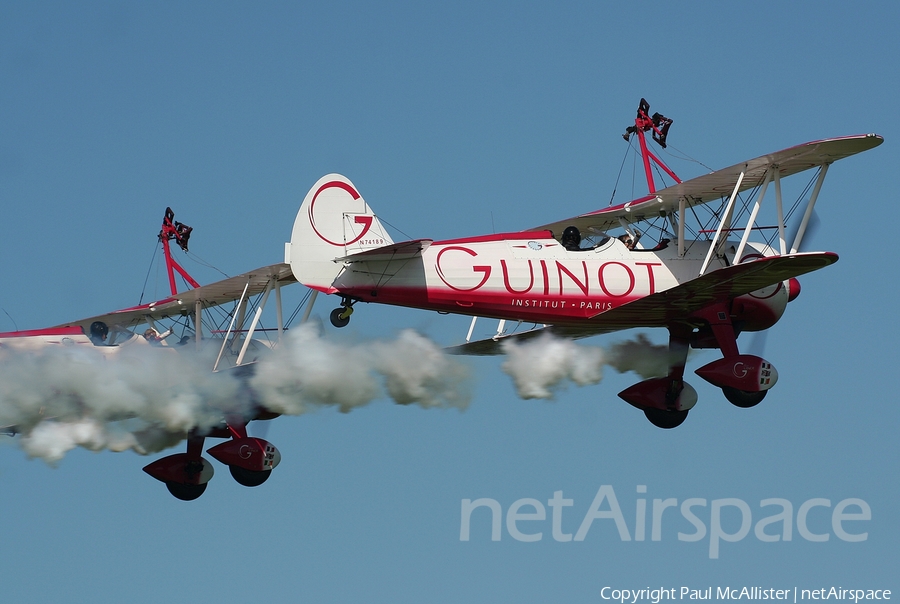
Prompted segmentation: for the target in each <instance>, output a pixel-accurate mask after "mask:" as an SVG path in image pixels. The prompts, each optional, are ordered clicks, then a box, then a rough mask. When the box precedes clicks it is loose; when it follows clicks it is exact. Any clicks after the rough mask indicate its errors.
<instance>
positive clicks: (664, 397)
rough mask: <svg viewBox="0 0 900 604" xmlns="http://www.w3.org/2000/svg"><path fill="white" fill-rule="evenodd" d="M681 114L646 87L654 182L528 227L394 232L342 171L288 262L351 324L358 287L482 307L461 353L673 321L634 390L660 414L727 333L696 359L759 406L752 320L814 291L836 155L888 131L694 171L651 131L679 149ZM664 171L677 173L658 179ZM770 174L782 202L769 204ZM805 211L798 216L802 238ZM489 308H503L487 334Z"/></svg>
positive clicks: (761, 324) (642, 120)
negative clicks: (811, 279)
mask: <svg viewBox="0 0 900 604" xmlns="http://www.w3.org/2000/svg"><path fill="white" fill-rule="evenodd" d="M672 123H673V122H672V120H671V119H669V118H667V117H665V116H663V115H661V114H659V113H654V114H652V115H651V114H650V105H649V103H647V101H646V100H644V99H641V102H640V104H639V106H638V111H637V115H636V117H635V121H634V125H633V126H629V127H628V128H627V129H626V132H625V134H624V138H625V140H626V141H628V142H629V145H631V144H632V140H633V137H636V138H637V142H638V152H639V153H640V157H641V165H642V166H643V169H644V174H645V176H646V180H647V188H648V191H649V192H648V194H647V195H646V196H644V197H641V198H638V199H635V200H633V201H629V202H627V203H624V204H620V205H615V206H610V207H608V208H605V209H601V210H596V211H592V212H589V213H587V214H581V215H579V216H574V217H572V218H568V219H566V220H561V221H557V222H552V223H549V224H544V225H540V226H536V227H533V228H530V229H526V230H524V231H517V232H510V233H501V234H491V235H483V236H475V237H465V238H461V239H452V240H446V241H433V240H431V239H415V240H412V241H406V242H401V243H395V242H394V241H393V240H392V239H391V237H390V236H389V235H388V234H387V232H386V231H385V229H384V228H383V227H382V225H381V223H380V221H379V220H378V218H377V217H376V216H375V214H374V212H372V209H371V208H370V207H369V205H368V204H367V203H366V202H365V200H364V199H363V198H362V196H361V195H360V194H359V192H358V191H357V189H356V187H355V186H354V185H353V184H352V183H351V182H350V181H349V180H348V179H347V178H345V177H344V176H341V175H339V174H329V175H327V176H325V177H323V178H322V179H320V180H319V181H318V182H317V183H316V184H315V185H313V187H312V189H310V191H309V193H308V194H307V195H306V198H305V199H304V201H303V204H302V205H301V207H300V211H299V212H298V214H297V218H296V221H295V222H294V228H293V232H292V236H291V242H290V243H289V244H287V246H286V252H285V262H287V263H289V264H290V266H291V270H292V271H293V273H294V276H295V277H296V278H297V280H298V281H300V282H301V283H303V284H305V285H307V286H308V287H310V288H312V289H314V290H316V291H319V292H322V293H325V294H333V295H337V296H339V297H340V300H341V302H340V306H339V308H336V309H335V310H334V311H333V312H332V314H331V320H332V323H333V324H334V325H335V326H336V327H343V326H344V325H346V324H347V323H348V322H349V320H350V313H351V312H352V307H353V305H354V304H356V303H357V302H374V303H381V304H392V305H398V306H407V307H413V308H421V309H426V310H433V311H437V312H440V313H445V314H446V313H455V314H463V315H470V316H471V317H472V322H471V324H470V326H469V330H468V333H467V335H466V338H465V340H466V343H465V344H462V345H460V346H457V347H455V348H453V349H451V350H452V352H454V353H458V354H473V355H486V354H501V353H502V347H501V343H502V342H503V341H504V340H513V341H524V340H529V339H532V338H535V337H536V336H538V335H540V334H542V333H551V334H554V335H556V336H557V337H564V338H583V337H588V336H592V335H597V334H603V333H610V332H614V331H618V330H624V329H631V328H645V327H646V328H649V327H662V328H665V329H667V330H668V333H669V352H670V367H669V371H668V373H667V374H666V375H664V376H660V377H657V378H653V379H648V380H644V381H642V382H640V383H638V384H635V385H634V386H631V387H630V388H627V389H626V390H624V391H623V392H621V393H620V394H619V396H620V397H622V398H623V399H624V400H625V401H627V402H628V403H630V404H631V405H633V406H635V407H637V408H638V409H641V410H642V411H643V412H644V414H645V415H646V417H647V418H648V419H649V420H650V421H651V422H652V423H653V424H654V425H656V426H659V427H662V428H673V427H675V426H678V425H680V424H681V423H682V422H683V421H684V420H685V418H686V417H687V415H688V411H689V410H690V409H691V408H692V407H693V406H694V405H695V404H696V402H697V392H696V390H695V389H694V388H693V387H691V386H690V385H689V384H688V383H687V382H686V381H685V380H684V371H685V364H686V362H687V355H688V351H689V349H690V348H717V349H719V350H720V351H721V352H722V358H721V359H719V360H717V361H714V362H712V363H709V364H707V365H705V366H704V367H701V368H699V369H697V370H696V372H695V373H696V374H697V375H698V376H700V377H701V378H703V379H704V380H706V381H708V382H709V383H711V384H713V385H715V386H717V387H718V388H721V389H722V391H723V393H724V396H725V398H726V399H728V400H729V401H730V402H731V403H733V404H734V405H736V406H738V407H752V406H754V405H756V404H757V403H759V402H760V401H761V400H762V399H763V398H764V397H765V395H766V393H767V392H768V390H769V389H770V388H771V387H772V386H774V385H775V383H776V381H777V380H778V373H777V371H776V370H775V368H774V367H773V366H772V364H771V363H769V362H768V361H766V360H765V359H763V358H761V357H759V356H756V355H751V354H743V353H741V351H740V349H739V346H738V341H737V340H738V335H739V334H740V333H742V332H745V331H746V332H754V331H763V330H766V329H768V328H770V327H772V326H773V325H774V324H775V323H776V322H777V321H778V320H779V319H780V318H781V316H782V315H783V314H784V311H785V309H786V307H787V304H788V302H790V301H792V300H794V299H795V298H796V297H797V295H798V294H799V291H800V288H799V282H798V281H797V279H796V278H797V277H799V276H800V275H803V274H805V273H808V272H812V271H815V270H818V269H820V268H824V267H826V266H828V265H830V264H832V263H834V262H836V261H837V259H838V257H837V255H836V254H834V253H832V252H801V251H800V250H801V249H802V248H801V244H802V243H803V241H804V235H805V233H806V231H807V227H808V225H809V223H810V219H811V216H812V212H813V208H814V207H815V204H816V201H817V199H818V197H819V192H820V190H821V188H822V183H823V181H824V179H825V175H826V174H827V172H828V167H829V166H830V165H831V164H832V163H833V162H835V161H837V160H839V159H842V158H845V157H848V156H850V155H854V154H857V153H860V152H862V151H865V150H868V149H871V148H873V147H876V146H878V145H879V144H881V142H882V138H881V137H880V136H877V135H875V134H865V135H857V136H846V137H840V138H832V139H825V140H820V141H814V142H811V143H806V144H803V145H798V146H796V147H791V148H788V149H784V150H782V151H777V152H775V153H769V154H767V155H763V156H761V157H758V158H755V159H752V160H749V161H746V162H742V163H739V164H736V165H734V166H731V167H729V168H724V169H722V170H717V171H715V172H711V173H709V174H706V175H703V176H699V177H697V178H693V179H690V180H687V181H682V180H681V179H680V178H679V177H678V176H677V175H676V174H675V172H674V171H672V170H671V169H670V168H669V167H668V166H666V164H665V163H664V162H663V161H662V160H661V159H660V158H659V157H658V156H657V155H656V154H654V153H653V152H652V151H651V150H650V148H649V144H648V140H647V138H646V135H647V133H649V134H650V136H651V138H652V139H653V141H654V142H655V143H656V144H658V145H659V146H660V147H661V148H662V149H665V148H666V146H667V138H668V135H669V129H670V127H671V126H672ZM632 149H633V147H632ZM807 170H812V172H811V173H812V174H813V178H812V180H811V181H810V183H809V184H808V185H807V187H806V189H804V190H803V192H802V193H801V194H800V196H799V197H798V198H797V201H796V202H794V203H793V205H792V207H791V208H790V209H789V210H788V211H787V212H786V211H785V209H784V206H783V197H782V179H783V178H785V177H787V176H791V175H794V174H797V173H800V172H804V171H807ZM654 173H656V175H657V176H658V177H659V178H660V179H662V180H668V181H671V184H668V185H666V186H663V187H659V186H657V180H656V178H655V176H654ZM770 185H772V187H770ZM770 188H774V190H775V207H774V210H772V209H771V208H768V207H766V206H764V204H763V202H764V199H765V196H766V192H767V191H768V190H769V189H770ZM810 188H811V189H812V191H811V193H809V190H810ZM804 199H806V202H805V204H803V200H804ZM792 216H793V217H794V218H795V220H793V221H792V224H796V223H798V222H799V228H798V229H797V231H796V234H795V235H794V236H793V238H792V239H791V241H788V235H787V229H786V226H785V225H786V221H787V220H788V219H789V218H790V217H792ZM797 216H800V218H799V219H797ZM638 227H639V228H638ZM751 237H753V238H755V239H757V240H756V241H753V240H751ZM479 317H489V318H494V319H497V320H499V323H498V327H497V330H496V332H495V333H492V334H490V336H489V337H487V338H486V339H481V340H477V341H473V340H472V338H473V334H474V332H475V329H476V321H477V319H478V318H479ZM510 325H512V326H513V327H512V329H510ZM529 325H530V327H529ZM523 326H524V327H523ZM537 342H540V340H537ZM548 349H549V348H548Z"/></svg>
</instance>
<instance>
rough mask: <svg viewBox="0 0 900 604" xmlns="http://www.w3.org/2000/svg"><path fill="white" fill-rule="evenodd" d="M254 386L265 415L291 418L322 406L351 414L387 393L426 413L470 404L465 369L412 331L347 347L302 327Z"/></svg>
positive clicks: (261, 367)
mask: <svg viewBox="0 0 900 604" xmlns="http://www.w3.org/2000/svg"><path fill="white" fill-rule="evenodd" d="M250 385H251V387H252V388H253V390H254V392H255V393H256V395H257V396H258V397H259V400H260V402H261V403H262V404H263V405H264V406H265V407H266V408H267V409H270V410H272V411H276V412H279V413H286V414H290V415H299V414H301V413H304V412H306V411H308V410H309V409H311V408H314V407H320V406H336V407H338V408H339V409H340V410H341V411H344V412H347V411H350V410H351V409H353V408H355V407H359V406H362V405H366V404H368V403H370V402H371V401H372V400H374V399H376V398H379V397H381V396H383V395H384V393H385V392H386V393H387V395H388V396H390V397H391V398H392V399H393V400H394V402H396V403H398V404H401V405H409V404H412V403H416V404H418V405H420V406H421V407H425V408H429V407H458V408H464V407H466V406H467V405H468V403H469V399H470V393H469V390H468V380H467V371H466V369H465V367H464V366H463V365H461V364H460V363H459V362H457V361H455V360H454V359H452V358H451V357H449V356H447V355H446V354H444V352H443V351H442V350H441V349H440V347H438V346H437V344H435V343H434V342H432V341H431V340H429V339H427V338H425V337H424V336H421V335H419V334H417V333H416V332H414V331H412V330H404V331H402V332H401V333H400V335H399V336H398V337H397V338H396V339H395V340H392V341H375V342H363V343H360V344H357V345H355V346H346V345H339V344H336V343H334V342H329V341H327V340H324V339H322V337H321V336H320V334H319V330H318V328H316V327H315V326H313V325H311V324H307V325H304V326H302V327H300V328H299V329H297V330H294V332H293V333H292V334H291V335H290V336H289V337H288V338H286V339H285V341H284V342H283V343H282V344H281V345H279V346H278V348H276V349H275V350H274V351H273V352H272V354H271V355H270V356H269V357H267V358H266V359H265V360H264V361H262V362H260V363H259V365H258V367H257V370H256V373H255V375H254V376H253V378H252V379H251V380H250Z"/></svg>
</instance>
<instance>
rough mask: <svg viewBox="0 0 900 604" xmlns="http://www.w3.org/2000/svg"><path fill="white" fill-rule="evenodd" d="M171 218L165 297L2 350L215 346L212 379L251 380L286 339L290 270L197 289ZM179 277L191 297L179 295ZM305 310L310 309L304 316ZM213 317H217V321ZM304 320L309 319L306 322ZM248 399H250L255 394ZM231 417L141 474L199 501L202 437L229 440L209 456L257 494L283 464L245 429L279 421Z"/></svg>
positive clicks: (39, 332)
mask: <svg viewBox="0 0 900 604" xmlns="http://www.w3.org/2000/svg"><path fill="white" fill-rule="evenodd" d="M174 217H175V215H174V213H173V212H172V210H171V209H170V208H166V212H165V215H164V218H163V222H162V229H161V230H160V232H159V242H160V244H161V246H162V250H163V256H164V258H165V265H166V273H167V277H168V283H169V288H170V294H171V295H170V296H167V297H165V298H163V299H161V300H158V301H155V302H151V303H149V304H140V305H138V306H134V307H131V308H126V309H123V310H118V311H114V312H111V313H107V314H103V315H98V316H94V317H89V318H86V319H82V320H78V321H73V322H71V323H65V324H63V325H57V326H54V327H49V328H45V329H35V330H27V331H13V332H6V333H0V350H7V351H13V352H16V351H18V352H22V351H31V352H34V351H41V350H47V349H53V348H58V347H76V348H79V347H84V348H88V349H90V350H92V351H95V352H96V353H98V354H100V355H102V357H101V358H103V357H110V356H114V355H118V354H121V353H122V352H123V351H124V350H125V349H127V348H131V347H149V346H154V347H157V348H159V354H178V353H179V352H186V351H188V350H191V349H200V348H203V347H207V346H215V347H217V348H218V353H217V355H216V356H215V361H214V363H213V366H212V367H211V368H210V369H211V370H212V371H213V372H218V371H233V372H236V373H238V374H239V375H240V376H241V377H242V378H245V377H247V376H248V375H249V374H251V373H252V368H253V363H254V362H255V361H256V360H257V358H258V356H259V355H260V354H261V353H264V351H265V350H267V349H268V348H270V347H271V346H274V345H275V344H276V343H277V341H278V340H279V339H280V338H281V336H282V335H283V333H284V330H285V323H284V319H283V312H282V305H281V288H282V287H284V286H285V285H289V284H292V283H296V279H294V276H293V273H292V272H291V269H290V266H289V265H287V264H284V263H279V264H272V265H269V266H264V267H261V268H258V269H256V270H253V271H249V272H246V273H243V274H241V275H237V276H234V277H230V278H226V279H223V280H221V281H218V282H215V283H212V284H209V285H204V286H201V285H200V284H199V283H197V281H196V280H194V279H193V277H191V275H190V274H188V272H187V271H186V270H185V269H184V268H183V267H182V266H181V264H179V263H178V261H177V260H176V259H175V258H174V257H173V255H172V250H171V244H173V243H174V244H177V245H178V246H179V247H180V248H181V249H182V250H183V251H184V252H187V251H188V244H189V240H190V235H191V231H192V229H191V227H189V226H187V225H185V224H183V223H180V222H177V221H175V220H174ZM176 273H177V274H178V275H180V276H181V277H182V279H183V280H184V282H185V283H186V284H187V286H188V289H186V290H183V291H181V292H179V291H178V284H177V283H176ZM272 293H274V297H275V306H276V311H277V326H276V327H275V328H273V329H271V330H263V329H262V328H261V327H260V319H261V316H262V313H263V310H264V309H265V307H266V305H267V302H268V301H269V299H270V296H271V294H272ZM231 304H233V306H232V307H231V308H230V309H229V310H227V311H225V310H223V309H224V307H225V306H227V305H231ZM301 305H302V302H301ZM310 309H311V307H310V306H308V307H307V310H310ZM298 310H299V307H298ZM214 311H219V312H218V313H217V314H214ZM295 314H296V313H295ZM248 315H252V318H251V317H250V316H248ZM307 317H308V313H307V314H306V315H305V316H304V318H303V319H304V320H305V319H306V318H307ZM164 325H167V326H168V327H167V328H166V327H164ZM226 325H227V328H226ZM263 331H273V332H275V338H274V339H262V338H259V337H256V338H254V335H257V336H258V335H260V334H261V333H262V332H263ZM176 332H180V333H176ZM245 394H246V396H248V397H250V398H251V399H252V394H247V393H245ZM235 409H236V410H235V411H234V412H233V413H229V412H227V411H224V410H223V418H222V422H221V424H220V425H218V426H215V427H213V428H212V429H210V430H207V429H204V430H192V431H191V432H189V433H187V434H185V435H184V437H185V438H186V439H187V451H186V452H184V453H177V454H173V455H169V456H167V457H164V458H162V459H158V460H156V461H155V462H153V463H151V464H149V465H147V466H146V467H145V468H144V471H145V472H147V473H148V474H149V475H150V476H152V477H154V478H156V479H157V480H160V481H161V482H164V483H165V484H166V487H167V488H168V489H169V491H170V492H171V493H172V495H174V496H175V497H177V498H179V499H182V500H186V501H187V500H193V499H196V498H198V497H200V495H202V494H203V492H204V491H205V490H206V487H207V483H208V482H209V480H210V479H211V478H212V476H213V473H214V470H213V467H212V464H210V462H209V461H208V460H207V459H205V458H204V457H203V456H202V453H203V445H204V441H205V439H206V438H207V437H212V438H225V439H228V440H227V441H226V442H224V443H221V444H219V445H217V446H215V447H212V448H210V449H209V450H208V451H207V452H208V453H209V454H210V455H211V456H212V457H213V458H215V459H217V460H218V461H220V462H222V463H224V464H226V465H227V466H228V467H229V470H230V472H231V474H232V476H233V477H234V479H235V480H236V481H237V482H238V483H240V484H242V485H244V486H258V485H260V484H262V483H263V482H265V481H266V480H267V479H268V478H269V476H270V475H271V471H272V469H274V468H275V466H277V465H278V463H279V461H280V459H281V456H280V453H279V452H278V449H277V448H276V447H275V446H274V445H272V444H271V443H270V442H268V441H266V440H264V439H262V438H257V437H253V436H249V435H248V433H247V424H248V423H249V422H251V421H253V420H268V419H273V418H274V417H277V414H274V413H272V412H269V411H267V410H266V409H265V408H264V407H262V406H261V405H260V404H258V403H256V402H254V401H252V400H251V401H249V403H248V402H247V401H244V402H242V403H241V404H237V403H236V404H235ZM73 419H74V420H77V417H76V418H70V417H47V418H40V419H39V420H38V421H61V422H65V421H70V420H73ZM34 427H35V425H34V424H33V423H32V424H26V425H13V426H4V427H0V433H2V434H7V435H15V434H17V433H28V432H29V431H30V430H32V429H33V428H34Z"/></svg>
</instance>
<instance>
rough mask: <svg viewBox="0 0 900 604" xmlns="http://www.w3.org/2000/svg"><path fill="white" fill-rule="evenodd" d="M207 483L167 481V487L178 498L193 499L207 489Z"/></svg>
mask: <svg viewBox="0 0 900 604" xmlns="http://www.w3.org/2000/svg"><path fill="white" fill-rule="evenodd" d="M206 485H207V483H205V482H204V483H203V484H181V483H180V482H171V481H166V488H167V489H169V492H170V493H172V495H173V496H174V497H175V498H176V499H180V500H182V501H193V500H195V499H197V498H198V497H200V495H202V494H203V491H205V490H206Z"/></svg>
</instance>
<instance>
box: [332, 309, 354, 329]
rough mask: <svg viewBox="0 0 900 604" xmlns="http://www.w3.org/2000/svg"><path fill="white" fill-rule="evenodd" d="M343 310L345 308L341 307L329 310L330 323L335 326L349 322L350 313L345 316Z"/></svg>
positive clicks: (342, 325)
mask: <svg viewBox="0 0 900 604" xmlns="http://www.w3.org/2000/svg"><path fill="white" fill-rule="evenodd" d="M345 310H346V309H345V308H343V307H341V308H335V309H334V310H333V311H331V317H330V318H331V324H332V325H334V326H335V327H347V324H348V323H349V322H350V315H347V316H346V317H345V316H343V315H344V311H345Z"/></svg>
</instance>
